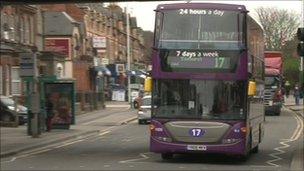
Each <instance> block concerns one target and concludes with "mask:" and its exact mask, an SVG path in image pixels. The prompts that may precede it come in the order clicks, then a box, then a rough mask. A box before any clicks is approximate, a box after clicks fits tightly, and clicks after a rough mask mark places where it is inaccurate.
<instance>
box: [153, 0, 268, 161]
mask: <svg viewBox="0 0 304 171" xmlns="http://www.w3.org/2000/svg"><path fill="white" fill-rule="evenodd" d="M155 11H156V22H155V33H154V48H153V60H152V63H153V65H152V66H153V69H152V84H153V85H152V118H151V125H150V131H151V137H150V150H151V151H152V152H155V153H160V154H161V156H162V158H163V159H170V158H172V157H173V154H178V153H223V154H232V155H236V156H241V157H243V158H247V156H248V155H249V154H250V152H258V147H259V143H260V142H261V141H262V137H263V132H264V131H263V130H264V128H263V125H264V105H263V91H264V38H263V30H262V28H261V27H260V25H259V24H258V23H257V22H255V21H254V19H252V18H251V17H250V16H249V15H248V11H247V10H246V8H245V6H243V5H232V4H212V3H178V4H162V5H158V7H157V9H156V10H155Z"/></svg>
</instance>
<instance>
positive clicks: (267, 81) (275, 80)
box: [265, 77, 279, 85]
mask: <svg viewBox="0 0 304 171" xmlns="http://www.w3.org/2000/svg"><path fill="white" fill-rule="evenodd" d="M278 82H279V80H278V78H276V77H265V84H266V85H277V84H278Z"/></svg>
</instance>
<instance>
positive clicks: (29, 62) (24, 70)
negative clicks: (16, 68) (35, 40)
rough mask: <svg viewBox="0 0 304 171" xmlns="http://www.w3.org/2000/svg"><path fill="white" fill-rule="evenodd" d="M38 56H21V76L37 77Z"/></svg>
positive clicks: (25, 54) (32, 54) (23, 54)
mask: <svg viewBox="0 0 304 171" xmlns="http://www.w3.org/2000/svg"><path fill="white" fill-rule="evenodd" d="M35 55H36V54H34V53H21V54H20V76H21V77H28V76H36V75H37V74H36V72H37V70H36V66H37V65H36V59H35V58H36V57H35Z"/></svg>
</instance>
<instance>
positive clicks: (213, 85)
mask: <svg viewBox="0 0 304 171" xmlns="http://www.w3.org/2000/svg"><path fill="white" fill-rule="evenodd" d="M152 101H153V104H152V106H153V110H152V111H153V117H156V118H172V119H175V118H191V119H204V120H212V119H244V118H245V109H246V82H245V81H215V80H191V79H183V80H182V79H180V80H166V79H160V80H156V81H155V82H154V88H153V100H152Z"/></svg>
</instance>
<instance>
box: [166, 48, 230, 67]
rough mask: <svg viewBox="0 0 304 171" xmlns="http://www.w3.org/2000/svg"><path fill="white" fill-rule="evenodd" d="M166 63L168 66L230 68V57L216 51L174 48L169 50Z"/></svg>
mask: <svg viewBox="0 0 304 171" xmlns="http://www.w3.org/2000/svg"><path fill="white" fill-rule="evenodd" d="M167 64H168V66H169V67H170V68H172V69H173V68H176V69H178V68H180V69H181V68H200V69H230V68H231V67H230V66H231V65H230V57H228V56H225V55H222V54H220V53H219V52H218V51H212V52H209V51H205V52H204V51H189V50H174V51H171V52H169V55H168V57H167Z"/></svg>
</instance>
